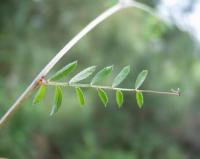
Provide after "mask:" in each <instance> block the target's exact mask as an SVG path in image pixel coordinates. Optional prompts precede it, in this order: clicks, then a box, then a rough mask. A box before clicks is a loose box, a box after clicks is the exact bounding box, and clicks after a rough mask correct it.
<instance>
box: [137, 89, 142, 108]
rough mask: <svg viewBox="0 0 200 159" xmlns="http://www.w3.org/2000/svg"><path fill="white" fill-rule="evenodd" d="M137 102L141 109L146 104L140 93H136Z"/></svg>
mask: <svg viewBox="0 0 200 159" xmlns="http://www.w3.org/2000/svg"><path fill="white" fill-rule="evenodd" d="M136 100H137V105H138V107H139V108H142V106H143V104H144V98H143V94H142V92H140V91H137V92H136Z"/></svg>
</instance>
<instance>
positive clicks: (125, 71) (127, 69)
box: [112, 66, 130, 87]
mask: <svg viewBox="0 0 200 159" xmlns="http://www.w3.org/2000/svg"><path fill="white" fill-rule="evenodd" d="M129 72H130V66H125V67H124V68H123V69H122V70H121V71H120V73H119V74H118V75H117V76H116V77H115V79H114V81H113V84H112V87H116V86H118V85H119V84H120V83H122V82H123V80H124V79H125V78H126V77H127V76H128V74H129Z"/></svg>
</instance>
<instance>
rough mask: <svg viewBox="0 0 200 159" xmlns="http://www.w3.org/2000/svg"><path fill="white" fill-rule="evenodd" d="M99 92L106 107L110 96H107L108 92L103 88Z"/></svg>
mask: <svg viewBox="0 0 200 159" xmlns="http://www.w3.org/2000/svg"><path fill="white" fill-rule="evenodd" d="M97 91H98V96H99V98H100V99H101V101H102V103H103V104H104V106H105V107H106V106H107V103H108V96H107V94H106V92H105V91H104V90H103V89H101V88H98V89H97Z"/></svg>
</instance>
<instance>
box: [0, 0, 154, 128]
mask: <svg viewBox="0 0 200 159" xmlns="http://www.w3.org/2000/svg"><path fill="white" fill-rule="evenodd" d="M130 7H136V8H139V9H142V10H144V11H146V12H149V13H150V14H152V13H153V12H152V10H151V9H149V7H147V6H145V5H143V4H140V3H139V2H135V1H133V2H131V3H118V4H116V5H114V6H113V7H111V8H109V9H108V10H106V11H105V12H103V13H102V14H100V15H99V16H98V17H97V18H95V19H94V20H93V21H92V22H90V23H89V24H88V25H87V26H86V27H85V28H84V29H83V30H82V31H80V32H79V33H78V34H77V35H76V36H75V37H74V38H73V39H72V40H71V41H69V43H67V44H66V45H65V46H64V47H63V49H61V50H60V51H59V52H58V53H57V54H56V56H55V57H54V58H53V59H52V60H51V61H50V62H49V63H48V64H47V65H46V66H45V67H44V69H42V71H41V72H40V73H39V74H38V76H37V77H36V78H35V79H34V80H33V82H32V83H31V84H30V85H29V86H28V88H27V89H26V90H25V91H24V92H23V93H22V95H21V96H20V97H19V98H18V99H17V101H16V102H15V103H14V104H13V105H12V106H11V107H10V108H9V110H8V111H7V112H6V113H5V114H4V115H3V117H2V118H1V119H0V128H1V127H2V126H3V125H4V124H5V123H6V121H8V120H9V118H10V117H11V116H12V115H13V114H14V113H15V112H16V111H17V110H18V109H19V108H20V107H21V105H22V103H23V102H24V101H25V100H26V99H27V98H28V97H29V96H30V94H31V93H32V92H33V91H34V89H35V88H36V87H37V86H38V83H39V81H40V79H42V78H43V77H45V76H46V75H47V73H48V72H49V71H50V70H51V69H52V68H53V67H54V66H55V65H56V64H57V63H58V62H59V60H60V59H61V58H62V57H63V56H64V55H65V54H66V53H68V52H69V50H70V49H71V48H72V47H73V46H74V45H75V44H77V43H78V42H79V40H80V39H82V38H83V37H84V36H85V35H86V34H87V33H89V32H90V31H91V30H92V29H93V28H95V27H96V26H97V25H98V24H100V23H101V22H103V21H104V20H106V19H107V18H108V17H110V16H111V15H113V14H115V13H117V12H118V11H120V10H122V9H125V8H130ZM153 15H155V14H153Z"/></svg>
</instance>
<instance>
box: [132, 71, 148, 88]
mask: <svg viewBox="0 0 200 159" xmlns="http://www.w3.org/2000/svg"><path fill="white" fill-rule="evenodd" d="M147 75H148V70H143V71H142V72H140V74H139V75H138V76H137V79H136V81H135V89H138V88H139V87H140V86H141V85H142V84H143V83H144V80H145V79H146V77H147Z"/></svg>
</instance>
